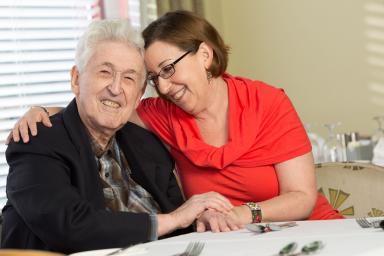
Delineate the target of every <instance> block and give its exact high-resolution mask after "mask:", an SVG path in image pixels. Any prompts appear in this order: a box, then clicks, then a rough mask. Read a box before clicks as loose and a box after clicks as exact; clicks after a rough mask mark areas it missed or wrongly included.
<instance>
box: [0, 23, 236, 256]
mask: <svg viewBox="0 0 384 256" xmlns="http://www.w3.org/2000/svg"><path fill="white" fill-rule="evenodd" d="M139 39H140V36H139V35H138V34H136V33H134V32H133V31H132V30H131V28H130V26H129V24H128V23H127V22H126V21H105V20H104V21H96V22H93V23H92V24H91V25H90V26H89V28H88V29H87V31H86V32H85V34H84V35H83V37H82V38H81V39H80V41H79V45H78V48H77V53H76V66H74V67H73V68H72V71H71V88H72V91H73V93H74V94H75V99H74V100H73V101H72V102H71V103H70V104H69V105H68V106H67V107H66V108H65V109H64V110H63V111H61V112H60V113H58V114H56V115H54V116H52V117H51V122H52V124H53V126H52V128H46V127H44V126H40V127H39V130H40V133H39V135H38V136H36V137H32V139H31V140H30V143H27V144H23V143H15V142H12V143H10V145H9V147H8V149H7V152H6V156H7V161H8V164H9V166H10V169H9V175H8V181H7V196H8V202H7V205H6V206H5V207H4V209H3V216H4V223H3V230H2V247H3V248H33V249H44V250H52V251H59V252H64V253H70V252H76V251H81V250H91V249H98V248H110V247H123V246H127V245H129V244H134V243H140V242H146V241H150V240H154V239H156V238H157V237H158V236H162V235H165V234H168V233H170V232H173V231H175V230H176V229H179V228H186V227H188V226H189V225H190V224H191V223H192V222H193V221H194V220H195V218H196V217H197V216H199V215H200V214H201V213H202V212H203V211H204V210H205V209H207V208H213V209H216V210H220V211H226V210H228V209H230V207H231V205H230V203H229V202H228V200H226V199H225V198H224V197H222V196H220V195H218V194H217V193H207V194H202V195H197V196H194V197H192V198H191V199H189V200H188V201H187V202H185V203H184V204H183V205H181V204H182V196H181V192H180V190H179V188H178V186H177V182H176V180H175V177H174V175H173V172H172V169H173V163H172V161H171V158H170V156H169V155H168V153H167V151H166V149H164V147H163V145H162V143H161V142H160V141H159V140H157V139H156V137H155V136H154V135H152V134H151V133H149V132H147V131H145V130H143V129H141V128H139V127H137V126H135V125H133V124H130V123H127V120H128V118H129V116H130V115H131V112H132V110H133V109H134V108H135V107H136V106H137V104H138V102H139V100H140V97H141V95H142V92H143V90H144V81H145V68H144V63H143V57H142V48H141V46H140V44H139V43H138V41H140V40H141V39H140V40H139ZM180 205H181V206H180ZM178 206H180V207H179V208H176V207H178Z"/></svg>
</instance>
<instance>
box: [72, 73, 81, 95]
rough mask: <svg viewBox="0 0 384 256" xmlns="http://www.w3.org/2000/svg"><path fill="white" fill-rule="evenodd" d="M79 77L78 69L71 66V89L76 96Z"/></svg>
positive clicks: (78, 90) (78, 89) (78, 91)
mask: <svg viewBox="0 0 384 256" xmlns="http://www.w3.org/2000/svg"><path fill="white" fill-rule="evenodd" d="M79 79H80V78H79V69H78V68H77V67H76V66H73V67H72V69H71V90H72V92H73V93H74V94H75V95H76V96H78V95H79V93H80V85H79Z"/></svg>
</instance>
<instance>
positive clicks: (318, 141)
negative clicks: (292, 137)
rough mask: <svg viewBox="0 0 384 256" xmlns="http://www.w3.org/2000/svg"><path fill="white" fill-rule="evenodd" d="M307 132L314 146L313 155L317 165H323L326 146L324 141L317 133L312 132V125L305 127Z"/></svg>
mask: <svg viewBox="0 0 384 256" xmlns="http://www.w3.org/2000/svg"><path fill="white" fill-rule="evenodd" d="M304 127H305V130H306V132H307V135H308V138H309V141H310V142H311V145H312V155H313V159H314V161H315V163H321V162H322V161H323V154H322V147H323V144H324V139H323V138H322V137H321V136H320V135H318V134H317V133H315V132H313V131H311V124H308V123H307V124H305V125H304Z"/></svg>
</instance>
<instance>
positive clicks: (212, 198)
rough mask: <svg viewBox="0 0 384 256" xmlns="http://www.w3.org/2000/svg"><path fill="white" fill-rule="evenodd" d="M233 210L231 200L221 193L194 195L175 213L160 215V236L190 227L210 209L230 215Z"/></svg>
mask: <svg viewBox="0 0 384 256" xmlns="http://www.w3.org/2000/svg"><path fill="white" fill-rule="evenodd" d="M232 208H233V205H232V204H231V203H230V202H229V200H228V199H227V198H225V197H224V196H222V195H220V194H219V193H216V192H208V193H204V194H199V195H194V196H192V197H191V198H190V199H188V200H187V201H186V202H185V203H184V204H182V205H181V206H180V207H179V208H177V209H176V210H174V211H173V212H171V213H169V214H159V215H158V235H159V236H161V235H164V234H167V233H169V232H172V231H173V230H175V229H178V228H186V227H188V226H189V225H191V224H192V223H193V222H194V221H195V220H196V219H197V218H198V217H199V216H200V215H201V214H202V213H203V212H204V211H206V210H208V209H214V210H215V211H217V212H221V213H224V214H228V213H229V212H230V211H231V209H232Z"/></svg>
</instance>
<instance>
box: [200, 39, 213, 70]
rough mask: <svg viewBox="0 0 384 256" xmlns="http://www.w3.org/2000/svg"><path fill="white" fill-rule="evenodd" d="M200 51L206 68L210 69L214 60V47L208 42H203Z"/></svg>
mask: <svg viewBox="0 0 384 256" xmlns="http://www.w3.org/2000/svg"><path fill="white" fill-rule="evenodd" d="M198 52H199V54H200V56H201V58H202V61H203V63H204V67H205V69H206V70H208V69H209V68H210V67H211V65H212V61H213V49H212V47H211V46H209V45H208V44H206V43H205V42H202V43H201V44H200V45H199V49H198Z"/></svg>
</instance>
